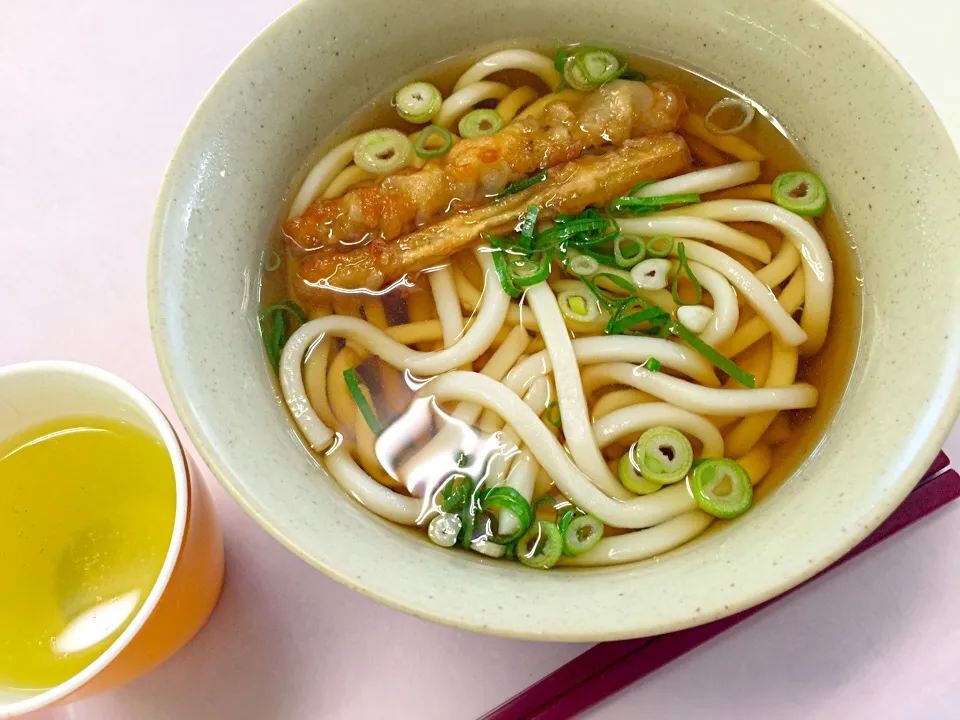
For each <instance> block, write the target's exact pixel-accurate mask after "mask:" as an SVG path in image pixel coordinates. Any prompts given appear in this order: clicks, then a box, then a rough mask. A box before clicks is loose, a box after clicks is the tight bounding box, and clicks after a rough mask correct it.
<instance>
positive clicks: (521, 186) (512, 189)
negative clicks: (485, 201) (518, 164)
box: [494, 170, 547, 200]
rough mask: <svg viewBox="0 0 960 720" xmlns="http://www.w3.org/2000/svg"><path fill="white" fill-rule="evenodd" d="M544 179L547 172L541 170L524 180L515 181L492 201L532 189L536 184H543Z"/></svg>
mask: <svg viewBox="0 0 960 720" xmlns="http://www.w3.org/2000/svg"><path fill="white" fill-rule="evenodd" d="M546 179H547V171H546V170H541V171H540V172H538V173H537V174H536V175H531V176H530V177H528V178H526V179H525V180H517V181H516V182H513V183H510V184H509V185H507V186H506V187H505V188H504V189H503V190H501V191H500V192H498V193H497V194H496V195H495V196H494V200H499V199H500V198H505V197H507V195H514V194H516V193H518V192H521V191H523V190H526V189H527V188H529V187H533V186H534V185H536V184H537V183H539V182H543V181H544V180H546Z"/></svg>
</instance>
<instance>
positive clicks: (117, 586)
mask: <svg viewBox="0 0 960 720" xmlns="http://www.w3.org/2000/svg"><path fill="white" fill-rule="evenodd" d="M175 507H176V489H175V485H174V478H173V465H172V463H171V461H170V457H169V455H168V453H167V451H166V448H165V447H164V445H163V444H162V443H161V442H160V441H159V440H157V439H155V438H154V437H152V436H150V435H149V434H148V433H146V432H145V431H144V430H141V429H140V428H137V427H135V426H133V425H130V424H127V423H123V422H120V421H117V420H113V419H107V418H97V417H74V418H64V419H58V420H55V421H52V422H47V423H44V424H41V425H38V426H35V427H33V428H30V429H28V430H26V431H25V432H22V433H20V434H19V435H17V436H15V437H13V438H10V439H8V440H6V441H5V442H3V443H2V444H0V578H2V581H0V686H6V687H15V688H32V689H41V688H49V687H53V686H55V685H57V684H59V683H61V682H63V681H65V680H67V679H69V678H70V677H72V676H73V675H75V674H77V673H78V672H80V671H81V670H83V669H84V668H85V667H86V666H88V665H89V664H90V663H92V662H93V661H94V660H95V659H96V658H97V657H99V655H100V654H101V653H103V651H104V650H106V649H107V647H109V645H110V644H111V643H112V642H113V641H114V640H116V638H117V637H118V636H119V635H120V633H122V632H123V630H124V628H126V627H127V625H129V623H130V621H131V620H132V619H133V617H134V616H135V615H136V613H137V611H138V610H139V609H140V607H141V606H142V605H143V603H144V601H145V600H146V598H147V595H148V594H149V593H150V589H151V588H152V587H153V585H154V583H155V582H156V580H157V577H158V576H159V574H160V569H161V567H162V566H163V562H164V558H165V556H166V553H167V549H168V547H169V545H170V538H171V534H172V531H173V519H174V514H175Z"/></svg>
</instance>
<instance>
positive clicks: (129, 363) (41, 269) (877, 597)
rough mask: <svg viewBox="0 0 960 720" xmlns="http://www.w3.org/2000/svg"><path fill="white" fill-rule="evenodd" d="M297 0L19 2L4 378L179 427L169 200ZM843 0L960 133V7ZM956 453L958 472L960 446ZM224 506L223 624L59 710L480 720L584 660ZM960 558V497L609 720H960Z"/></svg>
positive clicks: (7, 129) (4, 233)
mask: <svg viewBox="0 0 960 720" xmlns="http://www.w3.org/2000/svg"><path fill="white" fill-rule="evenodd" d="M776 1H784V2H785V1H786V0H776ZM287 2H288V0H258V1H257V2H236V1H230V0H136V1H134V2H131V1H130V0H83V1H82V2H66V1H65V0H61V1H60V2H52V1H51V0H5V2H4V3H3V8H2V11H0V243H2V245H0V247H2V262H0V299H2V301H3V308H4V311H3V312H2V313H0V338H2V341H0V363H3V364H5V363H10V362H16V361H20V360H28V359H34V358H66V359H75V360H81V361H85V362H90V363H94V364H97V365H101V366H103V367H105V368H108V369H110V370H113V371H115V372H117V373H120V374H121V375H123V376H125V377H126V378H128V379H129V380H131V381H133V382H134V383H136V384H137V385H139V386H140V387H141V388H143V389H144V390H145V391H146V392H147V393H149V394H150V395H151V396H153V397H154V398H155V399H156V400H157V401H158V402H159V403H160V405H161V406H162V407H163V408H164V410H167V411H172V408H171V406H170V403H169V400H168V399H167V396H166V393H165V391H164V388H163V385H162V382H161V380H160V376H159V373H158V370H157V366H156V362H155V360H154V355H153V348H152V345H151V342H150V336H149V330H148V324H147V311H146V300H145V294H144V275H145V266H146V252H147V235H148V230H149V226H150V220H151V214H152V211H153V204H154V199H155V197H156V194H157V190H158V187H159V183H160V178H161V176H162V174H163V170H164V167H165V165H166V162H167V160H168V158H169V157H170V155H171V153H172V152H173V148H174V146H175V144H176V142H177V139H178V137H179V135H180V132H181V130H182V129H183V128H184V126H185V125H186V123H187V120H188V119H189V117H190V115H191V113H192V112H193V109H194V108H195V107H196V106H197V104H198V103H199V102H200V99H201V98H202V96H203V94H204V92H205V91H206V89H207V88H208V87H209V86H210V84H211V83H212V82H213V81H214V79H215V78H216V77H217V75H218V74H219V73H220V71H221V70H222V69H223V68H224V67H225V66H226V65H227V63H228V62H229V61H230V59H231V58H232V57H233V56H234V55H235V54H236V53H237V52H238V51H239V50H240V49H241V48H242V47H243V46H244V45H245V44H246V43H247V42H248V41H249V40H250V38H252V37H253V36H254V35H255V34H256V33H257V32H258V31H259V30H260V29H261V28H262V27H264V26H265V25H266V24H267V23H268V22H269V21H270V20H272V19H273V18H274V17H275V16H276V15H278V14H279V13H280V12H282V11H283V10H284V9H285V6H286V5H287ZM840 4H841V5H842V6H843V7H844V8H845V9H847V10H848V11H849V12H850V13H851V14H853V15H854V16H855V17H857V18H858V19H859V20H860V22H862V23H863V24H864V25H866V26H867V28H869V29H870V30H871V31H873V32H874V33H875V34H876V35H877V36H878V37H879V39H880V40H881V41H882V42H884V43H885V44H886V45H887V46H888V47H889V48H890V49H891V50H892V51H893V52H894V54H895V55H897V56H898V57H899V58H900V60H901V61H902V62H903V64H904V65H905V66H906V68H907V69H908V70H909V71H910V72H911V73H913V75H914V77H915V78H916V79H917V81H918V83H919V84H920V86H921V87H922V88H923V89H924V90H925V92H926V93H927V94H928V95H929V96H930V97H931V99H932V100H933V102H934V104H935V105H936V106H937V107H938V109H939V111H940V113H941V114H942V116H943V118H944V120H945V121H946V123H947V124H948V126H949V127H950V128H951V130H952V132H953V135H954V138H957V137H960V93H958V87H960V84H958V82H957V79H956V78H957V72H958V69H957V65H958V63H957V60H958V59H960V53H958V51H957V38H956V30H957V28H958V27H960V4H958V3H955V2H953V1H952V0H912V1H911V2H909V3H907V4H906V6H905V9H903V10H900V8H901V7H904V4H903V3H902V2H901V1H900V0H842V1H841V2H840ZM906 8H908V9H906ZM947 451H948V453H950V454H952V455H953V456H954V458H955V459H957V460H958V461H960V430H956V429H955V430H954V433H953V435H952V436H951V438H950V441H949V442H948V444H947ZM215 493H216V499H217V504H218V507H219V510H220V514H221V518H222V520H223V526H224V533H225V537H226V543H227V553H228V559H227V585H226V589H225V592H224V596H223V599H222V600H221V603H220V606H219V608H218V610H217V612H216V614H215V615H214V617H213V619H212V620H211V622H210V624H209V625H208V626H207V627H206V628H205V629H204V631H203V632H202V633H201V634H200V635H199V636H198V637H197V639H196V640H195V641H194V642H193V643H191V644H190V645H189V646H188V647H187V648H186V649H185V650H184V651H183V652H181V653H180V654H179V655H177V656H176V657H175V658H174V659H172V660H171V661H169V662H167V663H166V664H165V665H163V666H162V667H161V668H160V669H158V670H157V671H155V672H153V673H152V674H150V675H148V676H147V677H145V678H143V679H141V680H139V681H137V682H135V683H134V684H132V685H130V686H128V687H126V688H123V689H121V690H119V691H117V692H114V693H110V694H107V695H104V696H101V697H98V698H95V699H92V700H88V701H86V702H83V703H78V704H75V705H72V706H69V707H67V708H61V709H56V710H53V711H50V712H47V713H44V714H42V717H44V718H50V719H67V718H69V719H71V720H94V719H96V720H129V719H132V718H136V719H137V720H161V719H162V720H166V719H168V718H176V719H178V720H218V719H220V718H224V719H229V720H247V719H250V720H259V719H260V718H263V719H264V720H267V719H269V720H273V719H277V720H286V719H295V720H301V719H310V720H312V719H314V718H334V717H342V718H352V719H355V718H379V717H420V718H445V719H446V718H469V717H474V716H476V715H479V714H480V713H482V712H483V711H485V710H487V709H489V708H490V707H492V706H494V705H496V704H498V703H499V702H500V701H502V700H504V699H505V698H506V697H507V696H509V695H511V694H513V693H514V692H517V691H519V690H520V689H522V688H523V687H524V686H526V685H527V684H529V683H530V682H532V681H534V680H536V679H537V678H539V677H541V676H542V675H544V674H546V673H547V672H549V671H550V670H552V669H554V668H555V667H557V666H558V665H560V664H562V663H563V662H565V661H567V660H569V659H570V658H572V657H573V656H574V655H576V654H578V653H579V652H581V651H582V650H583V649H585V647H586V646H582V645H552V644H538V643H525V642H518V641H508V640H501V639H498V638H492V637H484V636H479V635H471V634H468V633H462V632H457V631H454V630H450V629H447V628H441V627H438V626H434V625H431V624H429V623H426V622H423V621H421V620H417V619H414V618H411V617H408V616H406V615H402V614H400V613H397V612H395V611H393V610H390V609H387V608H385V607H382V606H380V605H378V604H376V603H374V602H372V601H370V600H367V599H365V598H363V597H361V596H360V595H357V594H355V593H352V592H350V591H348V590H346V589H345V588H343V587H341V586H340V585H338V584H336V583H335V582H333V581H332V580H329V579H327V578H326V577H324V576H323V575H321V574H320V573H318V572H315V571H313V570H311V569H310V568H309V567H307V566H306V565H305V564H304V563H302V562H301V561H300V560H298V559H297V558H295V557H294V556H293V555H292V554H290V553H288V552H287V551H286V550H284V549H283V548H282V547H281V546H280V545H279V544H278V543H276V542H274V541H273V540H272V539H270V538H269V537H267V535H266V534H265V533H264V532H263V531H262V530H260V528H259V527H258V526H257V525H256V524H255V523H254V522H253V521H252V520H251V519H249V518H248V517H247V516H246V515H245V514H244V513H243V512H242V511H241V510H240V509H239V508H238V507H237V506H236V505H235V504H234V503H233V502H232V501H231V500H230V499H229V498H228V497H227V496H226V494H225V493H224V492H223V491H221V490H220V489H219V487H215ZM958 544H960V505H958V506H955V507H951V508H948V509H946V510H943V511H941V512H939V513H938V514H937V515H936V516H935V517H933V518H931V519H928V520H926V521H924V522H923V523H922V525H920V526H919V527H916V528H912V529H910V530H908V531H906V532H905V533H903V534H902V535H901V536H899V537H898V538H897V539H896V540H895V541H893V542H890V543H886V544H884V545H883V546H882V547H881V548H878V549H877V550H874V551H872V552H870V553H869V554H868V555H867V556H865V557H863V558H861V559H859V560H857V561H856V562H854V563H852V564H850V565H849V566H847V567H845V568H844V569H842V570H840V571H838V572H835V573H833V574H832V575H831V576H830V578H829V579H826V580H823V581H820V582H817V583H816V584H815V585H813V586H812V587H810V588H807V589H805V590H803V591H801V592H799V593H797V594H796V595H794V596H792V597H790V598H789V599H787V600H785V601H783V602H781V603H779V604H778V605H777V606H776V607H774V608H771V609H768V610H766V611H764V612H763V613H761V614H760V615H759V616H757V617H755V618H753V619H751V620H750V621H748V622H745V623H743V624H742V625H741V626H739V627H737V628H736V629H735V630H733V631H731V632H729V633H727V634H725V635H724V636H723V637H721V638H718V639H717V640H714V641H713V642H711V643H710V644H709V645H707V646H706V647H704V648H701V649H700V650H699V651H697V652H695V653H693V654H691V655H690V656H688V657H685V658H683V659H681V660H679V661H677V662H675V663H673V664H672V665H671V666H669V667H667V668H666V669H664V670H662V671H660V672H658V673H657V674H655V675H654V676H652V677H650V678H648V679H647V680H645V681H644V682H642V683H639V684H637V685H634V686H632V687H631V688H630V689H628V690H627V691H625V692H623V693H621V694H620V695H619V696H617V697H616V698H614V699H612V700H609V701H607V702H606V703H605V704H603V705H602V706H600V707H598V708H597V709H595V710H594V711H593V712H592V713H591V716H592V717H598V718H621V717H622V718H635V717H638V716H642V717H647V718H654V717H656V718H688V717H701V718H726V717H729V718H737V719H738V720H745V719H746V718H764V719H768V718H805V719H806V718H816V717H822V718H884V719H886V718H911V719H913V718H948V717H958V715H960V711H958V710H957V709H956V708H957V707H958V704H960V670H958V668H960V623H958V622H957V617H958V615H957V612H956V598H957V597H958V596H960V563H958V562H957V557H956V550H955V549H954V548H955V547H957V546H958Z"/></svg>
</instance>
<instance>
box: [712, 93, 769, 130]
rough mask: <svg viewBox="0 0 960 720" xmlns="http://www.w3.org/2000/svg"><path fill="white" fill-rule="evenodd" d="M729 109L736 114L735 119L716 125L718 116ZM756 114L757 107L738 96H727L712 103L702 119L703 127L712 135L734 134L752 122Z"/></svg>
mask: <svg viewBox="0 0 960 720" xmlns="http://www.w3.org/2000/svg"><path fill="white" fill-rule="evenodd" d="M730 111H733V112H734V113H736V114H737V116H736V121H735V122H732V123H728V124H727V125H726V126H721V125H718V124H717V121H718V120H720V119H721V118H720V116H721V115H723V114H724V113H727V112H730ZM756 114H757V109H756V108H755V107H754V106H753V105H751V104H750V103H748V102H747V101H746V100H743V99H742V98H738V97H727V98H723V99H721V100H717V102H716V103H714V105H713V107H712V108H710V111H709V112H708V113H707V115H706V117H705V118H704V119H703V127H704V128H705V129H706V130H707V132H709V133H713V134H714V135H734V134H735V133H738V132H740V131H742V130H744V129H746V127H747V125H749V124H750V123H752V122H753V118H754V116H756Z"/></svg>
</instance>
